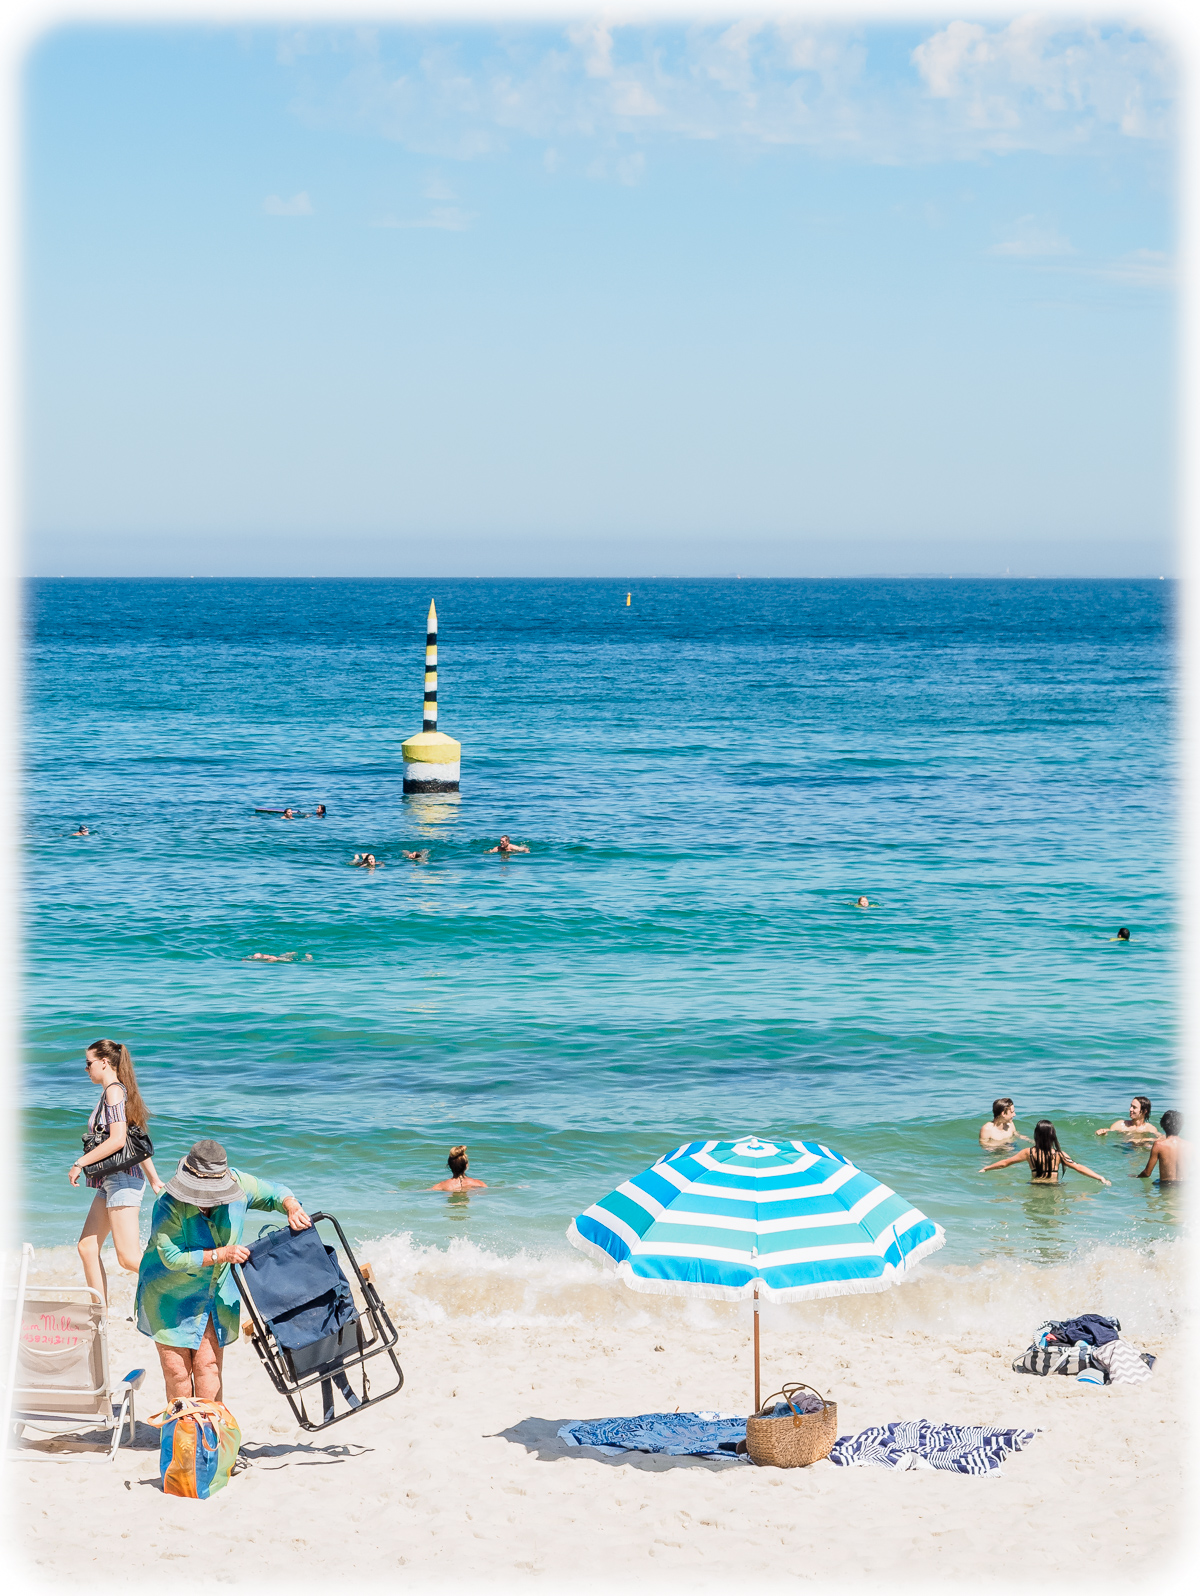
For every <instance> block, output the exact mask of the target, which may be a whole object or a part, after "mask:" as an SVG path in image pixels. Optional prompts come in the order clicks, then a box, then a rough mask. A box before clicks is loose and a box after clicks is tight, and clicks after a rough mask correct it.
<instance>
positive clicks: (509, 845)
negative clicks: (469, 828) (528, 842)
mask: <svg viewBox="0 0 1200 1596" xmlns="http://www.w3.org/2000/svg"><path fill="white" fill-rule="evenodd" d="M488 852H489V853H502V854H504V856H505V857H506V858H507V857H508V855H509V854H510V853H528V852H529V849H528V848H526V847H525V845H524V843H520V842H509V840H508V838H507V836H504V837H501V838H500V841H499V842H498V843H497V844H496V846H495V847H494V848H489V849H488Z"/></svg>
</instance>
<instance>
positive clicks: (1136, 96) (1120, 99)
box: [912, 16, 1173, 148]
mask: <svg viewBox="0 0 1200 1596" xmlns="http://www.w3.org/2000/svg"><path fill="white" fill-rule="evenodd" d="M912 60H913V64H914V66H915V67H916V68H917V71H918V73H919V74H920V76H921V78H922V80H923V82H924V84H925V88H926V92H927V93H928V94H929V96H930V97H931V98H932V99H935V100H943V101H946V102H949V103H948V109H949V110H951V112H952V113H953V112H955V111H957V114H958V116H959V117H960V118H962V119H963V120H965V122H966V124H967V125H968V126H970V127H973V128H975V129H977V130H978V131H979V132H980V133H991V134H993V135H994V136H995V139H996V144H997V146H998V147H1001V148H1003V147H1004V146H1005V144H1006V143H1007V144H1009V145H1010V146H1012V147H1026V146H1027V145H1028V143H1029V141H1030V140H1031V139H1034V140H1036V138H1037V136H1038V135H1039V134H1040V135H1041V136H1043V137H1044V135H1045V132H1046V129H1047V124H1048V123H1057V124H1058V125H1060V126H1069V127H1071V128H1072V129H1073V130H1074V132H1075V133H1076V135H1077V136H1078V135H1080V134H1084V133H1086V132H1087V130H1088V129H1089V127H1090V126H1097V127H1106V128H1109V129H1113V130H1115V131H1117V132H1119V133H1120V134H1122V135H1124V136H1125V137H1129V138H1151V137H1161V136H1162V135H1163V134H1164V133H1165V132H1166V121H1167V108H1168V105H1169V102H1170V99H1171V95H1172V88H1173V85H1172V82H1171V79H1172V76H1173V74H1172V72H1171V70H1170V63H1169V61H1168V58H1167V56H1166V54H1165V51H1164V50H1163V48H1162V46H1161V45H1159V44H1158V43H1157V42H1155V41H1152V40H1150V39H1148V38H1144V37H1141V36H1140V35H1139V34H1138V33H1137V32H1136V31H1133V30H1126V29H1121V28H1103V27H1099V26H1095V25H1091V26H1079V25H1076V24H1072V23H1067V24H1064V23H1062V22H1053V21H1049V20H1047V19H1046V18H1044V17H1040V16H1023V17H1017V18H1016V19H1015V20H1014V21H1013V22H1010V23H1008V24H1007V26H1005V27H997V28H988V27H986V26H985V25H984V24H983V23H980V22H951V23H949V24H948V25H947V26H946V27H945V28H943V29H941V30H940V31H939V32H937V33H934V34H932V35H931V36H930V37H929V38H928V39H926V40H925V41H924V42H923V43H922V44H919V45H918V46H917V48H916V49H915V50H914V51H913V53H912Z"/></svg>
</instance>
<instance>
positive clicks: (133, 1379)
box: [117, 1369, 146, 1391]
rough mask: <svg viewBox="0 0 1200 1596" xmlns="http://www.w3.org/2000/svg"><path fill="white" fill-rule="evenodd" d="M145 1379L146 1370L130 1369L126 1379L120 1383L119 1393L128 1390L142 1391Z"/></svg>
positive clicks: (118, 1385)
mask: <svg viewBox="0 0 1200 1596" xmlns="http://www.w3.org/2000/svg"><path fill="white" fill-rule="evenodd" d="M145 1378H146V1371H145V1369H130V1371H129V1373H128V1374H127V1375H126V1376H125V1378H124V1379H123V1380H120V1381H118V1383H117V1390H118V1391H126V1390H128V1391H140V1390H141V1389H142V1381H143V1380H144V1379H145Z"/></svg>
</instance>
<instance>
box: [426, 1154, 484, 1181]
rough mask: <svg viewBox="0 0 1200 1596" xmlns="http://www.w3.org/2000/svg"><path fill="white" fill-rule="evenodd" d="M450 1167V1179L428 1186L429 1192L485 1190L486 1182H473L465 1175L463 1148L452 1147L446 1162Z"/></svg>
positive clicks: (465, 1165)
mask: <svg viewBox="0 0 1200 1596" xmlns="http://www.w3.org/2000/svg"><path fill="white" fill-rule="evenodd" d="M446 1162H447V1164H449V1166H450V1179H449V1180H439V1181H438V1183H437V1185H436V1186H430V1188H429V1190H430V1191H470V1190H474V1189H475V1188H477V1187H478V1188H482V1189H483V1190H484V1191H486V1190H487V1181H486V1180H475V1179H473V1178H472V1177H471V1176H470V1175H468V1174H467V1149H466V1148H465V1147H452V1148H451V1149H450V1157H449V1158H448V1159H447V1160H446Z"/></svg>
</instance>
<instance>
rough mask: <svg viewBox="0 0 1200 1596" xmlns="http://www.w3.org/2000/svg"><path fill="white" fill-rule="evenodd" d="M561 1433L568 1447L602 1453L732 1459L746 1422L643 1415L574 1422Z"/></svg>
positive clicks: (715, 1416)
mask: <svg viewBox="0 0 1200 1596" xmlns="http://www.w3.org/2000/svg"><path fill="white" fill-rule="evenodd" d="M558 1434H559V1437H560V1439H561V1440H564V1441H565V1442H566V1443H567V1445H568V1446H590V1447H593V1448H594V1449H595V1450H597V1451H601V1452H609V1453H615V1452H665V1453H667V1454H668V1455H670V1456H672V1457H733V1456H735V1455H736V1447H737V1444H738V1442H739V1441H744V1440H745V1439H746V1421H745V1419H744V1418H741V1417H739V1416H738V1415H737V1414H736V1413H640V1414H638V1415H637V1417H636V1418H632V1419H575V1420H573V1421H572V1422H571V1423H570V1424H564V1425H562V1426H560V1428H559V1431H558Z"/></svg>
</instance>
